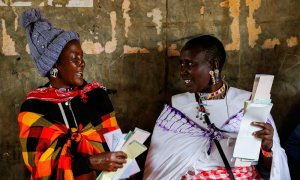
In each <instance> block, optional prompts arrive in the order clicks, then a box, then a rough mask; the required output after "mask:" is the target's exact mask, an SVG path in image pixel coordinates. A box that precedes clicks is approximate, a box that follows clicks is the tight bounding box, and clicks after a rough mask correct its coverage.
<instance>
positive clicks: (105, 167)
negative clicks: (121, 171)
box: [90, 151, 127, 171]
mask: <svg viewBox="0 0 300 180" xmlns="http://www.w3.org/2000/svg"><path fill="white" fill-rule="evenodd" d="M126 158H127V154H125V153H124V152H122V151H118V152H103V153H101V154H96V155H93V156H90V167H91V168H92V169H94V170H98V171H117V169H118V168H122V167H123V164H124V163H126Z"/></svg>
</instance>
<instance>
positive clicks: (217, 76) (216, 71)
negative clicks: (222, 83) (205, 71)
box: [214, 68, 219, 83]
mask: <svg viewBox="0 0 300 180" xmlns="http://www.w3.org/2000/svg"><path fill="white" fill-rule="evenodd" d="M214 72H215V80H216V83H218V82H219V69H218V68H216V69H215V70H214Z"/></svg>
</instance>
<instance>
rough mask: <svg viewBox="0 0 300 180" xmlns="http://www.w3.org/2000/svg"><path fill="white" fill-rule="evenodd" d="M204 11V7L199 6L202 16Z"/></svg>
mask: <svg viewBox="0 0 300 180" xmlns="http://www.w3.org/2000/svg"><path fill="white" fill-rule="evenodd" d="M204 11H205V7H204V6H201V8H200V15H201V16H204Z"/></svg>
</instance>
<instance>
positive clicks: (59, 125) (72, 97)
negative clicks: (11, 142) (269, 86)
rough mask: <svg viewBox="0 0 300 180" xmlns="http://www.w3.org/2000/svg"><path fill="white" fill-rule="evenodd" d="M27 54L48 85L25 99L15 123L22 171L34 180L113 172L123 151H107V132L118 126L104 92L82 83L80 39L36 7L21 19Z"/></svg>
mask: <svg viewBox="0 0 300 180" xmlns="http://www.w3.org/2000/svg"><path fill="white" fill-rule="evenodd" d="M21 24H22V26H23V27H24V28H25V31H26V37H27V41H28V44H29V47H30V54H31V56H32V58H33V60H34V62H35V65H36V68H37V70H38V71H39V73H40V74H41V76H44V77H45V76H46V77H48V79H49V82H48V83H47V84H46V85H44V86H42V87H40V88H38V89H35V90H33V91H31V92H29V93H28V94H27V96H26V100H25V102H24V103H23V104H22V107H21V111H20V114H19V116H18V122H19V125H20V141H21V146H22V151H23V153H22V154H23V158H24V161H25V164H26V167H27V168H28V170H29V171H30V173H31V178H32V179H95V178H96V172H97V171H116V170H117V169H118V168H121V167H122V166H123V164H124V163H125V162H126V158H127V155H126V154H125V153H124V152H121V151H119V152H105V151H106V149H107V145H106V144H105V140H104V138H103V134H104V133H105V132H109V131H112V130H115V129H117V128H119V127H118V124H117V121H116V118H115V116H114V110H113V106H112V104H111V102H110V100H109V97H108V95H107V92H106V90H105V88H104V87H103V86H102V85H101V84H99V83H97V82H91V83H87V82H85V80H84V79H83V71H84V67H85V61H84V59H83V51H82V49H81V45H80V42H79V36H78V34H77V33H75V32H72V31H64V30H63V29H59V28H56V27H53V26H52V24H51V23H50V22H49V21H48V20H46V19H45V18H43V17H42V15H41V13H40V11H39V10H37V9H30V10H27V11H25V12H24V13H23V14H22V17H21Z"/></svg>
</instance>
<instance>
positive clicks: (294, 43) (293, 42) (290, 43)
mask: <svg viewBox="0 0 300 180" xmlns="http://www.w3.org/2000/svg"><path fill="white" fill-rule="evenodd" d="M286 43H287V45H288V47H294V46H297V45H298V39H297V37H295V36H292V37H290V38H288V39H287V40H286Z"/></svg>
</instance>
